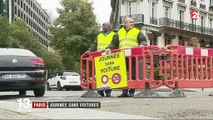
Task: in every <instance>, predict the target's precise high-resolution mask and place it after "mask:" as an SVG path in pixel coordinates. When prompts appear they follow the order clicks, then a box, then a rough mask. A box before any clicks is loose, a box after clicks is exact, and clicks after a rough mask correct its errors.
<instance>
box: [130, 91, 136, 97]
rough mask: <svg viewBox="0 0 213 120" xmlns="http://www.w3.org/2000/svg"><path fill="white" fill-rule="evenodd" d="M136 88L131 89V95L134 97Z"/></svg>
mask: <svg viewBox="0 0 213 120" xmlns="http://www.w3.org/2000/svg"><path fill="white" fill-rule="evenodd" d="M134 93H135V89H130V90H129V97H134Z"/></svg>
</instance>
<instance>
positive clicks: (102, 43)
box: [86, 22, 117, 97]
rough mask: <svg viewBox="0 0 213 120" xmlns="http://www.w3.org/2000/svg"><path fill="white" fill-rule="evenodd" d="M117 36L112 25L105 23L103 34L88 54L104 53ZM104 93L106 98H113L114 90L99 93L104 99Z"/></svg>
mask: <svg viewBox="0 0 213 120" xmlns="http://www.w3.org/2000/svg"><path fill="white" fill-rule="evenodd" d="M116 36H117V34H116V33H115V32H113V31H112V28H111V24H110V23H109V22H104V23H103V24H102V32H101V33H99V34H98V36H97V38H96V40H95V41H94V42H93V44H92V45H91V46H90V48H89V49H88V51H87V52H86V54H87V53H89V52H91V51H103V50H105V49H106V47H107V46H108V45H109V44H110V43H111V41H112V40H113V39H115V38H117V37H116ZM104 91H105V94H106V97H110V96H111V91H112V89H108V90H101V91H98V93H99V94H100V95H101V96H102V97H104Z"/></svg>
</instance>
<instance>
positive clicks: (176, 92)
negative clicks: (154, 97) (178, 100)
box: [169, 82, 186, 97]
mask: <svg viewBox="0 0 213 120" xmlns="http://www.w3.org/2000/svg"><path fill="white" fill-rule="evenodd" d="M169 96H170V97H186V96H185V95H184V93H183V92H182V91H181V90H179V89H178V84H177V82H176V83H175V89H174V90H172V92H171V93H170V94H169Z"/></svg>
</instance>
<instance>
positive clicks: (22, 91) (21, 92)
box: [19, 90, 27, 96]
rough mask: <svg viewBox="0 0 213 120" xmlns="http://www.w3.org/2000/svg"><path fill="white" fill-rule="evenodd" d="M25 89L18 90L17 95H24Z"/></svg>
mask: <svg viewBox="0 0 213 120" xmlns="http://www.w3.org/2000/svg"><path fill="white" fill-rule="evenodd" d="M26 93H27V91H26V90H20V91H19V95H21V96H24V95H26Z"/></svg>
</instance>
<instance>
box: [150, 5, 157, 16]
mask: <svg viewBox="0 0 213 120" xmlns="http://www.w3.org/2000/svg"><path fill="white" fill-rule="evenodd" d="M151 5H152V9H151V17H152V18H156V12H157V11H156V10H157V4H156V3H155V2H152V3H151Z"/></svg>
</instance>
